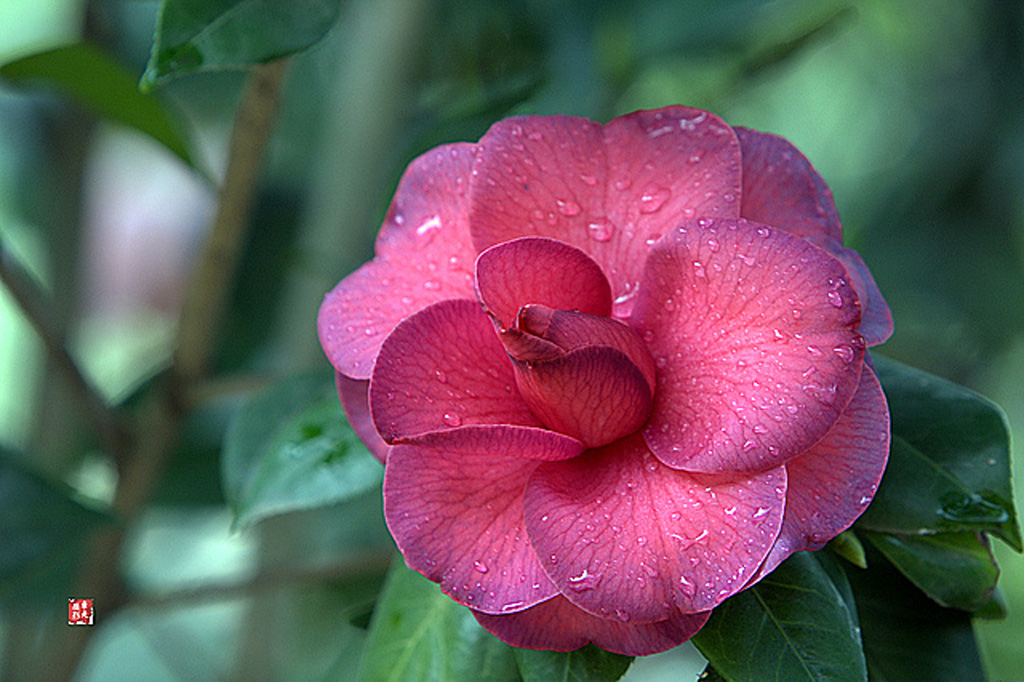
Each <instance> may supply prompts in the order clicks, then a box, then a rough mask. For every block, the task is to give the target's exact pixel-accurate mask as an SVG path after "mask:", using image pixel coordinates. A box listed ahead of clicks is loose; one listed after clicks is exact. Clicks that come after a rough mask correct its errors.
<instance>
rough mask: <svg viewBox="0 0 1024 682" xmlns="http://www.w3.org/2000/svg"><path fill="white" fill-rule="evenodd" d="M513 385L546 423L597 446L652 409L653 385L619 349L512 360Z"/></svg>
mask: <svg viewBox="0 0 1024 682" xmlns="http://www.w3.org/2000/svg"><path fill="white" fill-rule="evenodd" d="M513 366H514V367H515V374H516V385H517V387H518V388H519V393H520V394H521V395H522V397H523V400H524V401H525V402H526V404H527V405H529V406H530V410H531V411H532V412H533V414H535V415H536V416H537V418H539V419H540V420H541V421H542V422H543V423H544V425H545V426H547V427H548V428H551V429H554V430H555V431H558V432H560V433H565V434H568V435H570V436H572V437H573V438H577V439H579V440H580V441H582V442H583V443H584V444H586V446H587V447H600V446H601V445H605V444H607V443H610V442H612V441H614V440H618V439H619V438H622V437H624V436H627V435H629V434H631V433H634V432H635V431H637V429H639V428H640V427H641V426H643V424H644V422H645V421H647V416H648V415H649V414H650V412H651V400H652V393H651V386H650V384H649V383H648V382H647V379H646V378H645V377H644V375H643V373H642V372H641V371H640V369H639V368H637V366H636V365H635V364H633V363H632V362H631V361H630V359H629V357H627V356H626V355H625V354H624V353H623V352H622V351H620V350H617V349H615V348H609V347H607V346H588V347H585V348H579V349H577V350H574V351H570V352H569V353H567V354H566V355H565V356H564V357H561V358H558V359H555V360H548V361H545V362H536V363H528V362H515V363H513Z"/></svg>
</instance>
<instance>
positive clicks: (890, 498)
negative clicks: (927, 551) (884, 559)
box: [857, 356, 1021, 551]
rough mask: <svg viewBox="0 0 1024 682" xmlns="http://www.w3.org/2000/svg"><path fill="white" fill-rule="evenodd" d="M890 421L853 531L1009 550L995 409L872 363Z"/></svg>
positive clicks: (1002, 431)
mask: <svg viewBox="0 0 1024 682" xmlns="http://www.w3.org/2000/svg"><path fill="white" fill-rule="evenodd" d="M875 364H876V366H877V369H878V376H879V378H880V379H881V380H882V385H883V387H884V388H885V394H886V397H887V398H888V399H889V407H890V412H891V414H892V433H893V438H892V451H891V454H890V457H889V466H888V467H887V469H886V472H885V476H884V477H883V479H882V484H881V485H880V486H879V489H878V493H877V494H876V495H875V499H874V501H873V502H872V503H871V506H870V507H868V510H867V511H866V512H865V513H864V516H862V517H861V518H860V520H859V521H858V522H857V526H858V527H859V528H863V529H867V530H876V531H883V532H889V533H902V534H907V535H919V534H926V533H939V532H951V531H970V532H991V533H993V534H995V535H996V536H998V537H999V538H1001V539H1002V540H1004V541H1006V543H1007V544H1009V545H1010V546H1011V547H1013V548H1014V549H1016V550H1017V551H1020V550H1021V536H1020V527H1019V526H1018V524H1017V515H1016V511H1015V507H1014V501H1013V488H1012V486H1011V483H1010V435H1009V429H1008V427H1007V425H1006V418H1005V416H1004V415H1003V412H1002V410H1000V409H999V407H998V406H997V405H995V404H993V403H992V402H990V401H989V400H987V399H985V398H984V397H982V396H980V395H978V394H977V393H975V392H974V391H971V390H969V389H966V388H964V387H962V386H957V385H956V384H953V383H951V382H949V381H946V380H945V379H940V378H939V377H936V376H932V375H930V374H927V373H925V372H922V371H920V370H916V369H913V368H910V367H907V366H905V365H901V364H900V363H898V362H895V361H893V360H888V359H886V358H882V357H877V356H876V357H875Z"/></svg>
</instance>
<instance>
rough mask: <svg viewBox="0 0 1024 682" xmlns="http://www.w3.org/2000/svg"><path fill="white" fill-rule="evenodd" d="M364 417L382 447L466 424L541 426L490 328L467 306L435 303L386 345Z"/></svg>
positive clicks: (472, 303)
mask: <svg viewBox="0 0 1024 682" xmlns="http://www.w3.org/2000/svg"><path fill="white" fill-rule="evenodd" d="M370 414H371V415H372V416H373V421H374V424H375V425H376V427H377V431H378V433H380V435H381V437H382V438H383V439H384V440H385V441H387V442H389V443H390V442H394V440H395V439H397V438H401V437H405V436H412V435H416V434H419V433H426V432H428V431H437V430H439V429H450V428H455V427H458V426H463V425H469V424H521V425H524V426H541V423H540V421H538V420H537V418H536V417H534V416H533V414H532V413H531V412H530V409H529V408H528V407H527V406H526V403H524V402H523V400H522V398H520V397H519V393H518V391H517V390H516V379H515V376H514V373H513V370H512V364H511V363H510V362H509V359H508V356H507V355H506V354H505V350H504V348H503V347H502V345H501V342H500V341H498V337H497V335H496V334H495V332H494V326H493V325H492V324H491V321H490V319H489V318H488V317H487V315H486V314H485V313H484V312H483V310H482V309H481V308H480V304H479V303H477V302H476V301H470V300H465V299H463V300H450V301H442V302H440V303H435V304H434V305H432V306H430V307H428V308H425V309H423V310H421V311H420V312H418V313H416V314H415V315H413V316H412V317H409V318H407V319H406V320H404V321H403V322H402V323H401V324H399V325H398V326H397V327H395V329H394V331H393V332H392V333H391V334H390V335H389V336H388V338H387V339H385V341H384V344H383V345H382V346H381V349H380V355H379V357H378V358H377V363H376V366H375V367H374V370H373V378H372V380H371V381H370Z"/></svg>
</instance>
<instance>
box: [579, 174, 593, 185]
mask: <svg viewBox="0 0 1024 682" xmlns="http://www.w3.org/2000/svg"><path fill="white" fill-rule="evenodd" d="M580 180H582V181H583V184H585V185H590V186H591V187H593V186H594V185H596V184H597V178H595V177H594V176H593V175H587V174H586V173H584V174H583V175H581V176H580Z"/></svg>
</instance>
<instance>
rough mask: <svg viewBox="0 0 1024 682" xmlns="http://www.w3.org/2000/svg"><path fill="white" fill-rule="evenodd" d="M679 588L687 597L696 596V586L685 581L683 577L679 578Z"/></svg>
mask: <svg viewBox="0 0 1024 682" xmlns="http://www.w3.org/2000/svg"><path fill="white" fill-rule="evenodd" d="M679 586H680V587H681V588H682V590H683V594H685V595H686V596H687V597H692V596H693V595H695V594H697V586H696V585H694V584H693V583H692V582H690V581H689V580H687V579H686V576H685V575H681V576H679Z"/></svg>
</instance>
